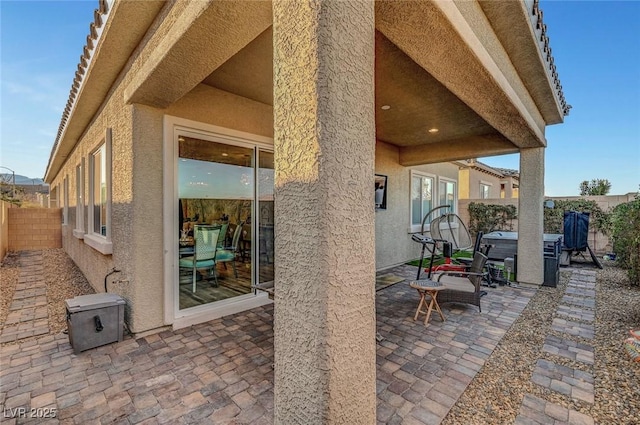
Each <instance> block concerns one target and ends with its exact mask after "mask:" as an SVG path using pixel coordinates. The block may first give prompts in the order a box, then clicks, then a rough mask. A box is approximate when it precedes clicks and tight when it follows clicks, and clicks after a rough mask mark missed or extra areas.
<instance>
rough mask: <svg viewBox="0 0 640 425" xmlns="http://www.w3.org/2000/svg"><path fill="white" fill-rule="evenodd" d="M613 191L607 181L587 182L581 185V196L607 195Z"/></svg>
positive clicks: (594, 180)
mask: <svg viewBox="0 0 640 425" xmlns="http://www.w3.org/2000/svg"><path fill="white" fill-rule="evenodd" d="M610 190H611V183H610V182H609V180H607V179H593V180H591V181H590V182H589V181H587V180H585V181H583V182H582V183H580V196H595V195H606V194H608V193H609V191H610Z"/></svg>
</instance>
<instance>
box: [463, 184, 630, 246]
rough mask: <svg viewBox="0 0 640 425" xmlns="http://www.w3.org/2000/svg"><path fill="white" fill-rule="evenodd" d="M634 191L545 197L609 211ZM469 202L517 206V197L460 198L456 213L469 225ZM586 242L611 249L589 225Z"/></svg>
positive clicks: (602, 236) (515, 223)
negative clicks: (580, 201) (583, 202)
mask: <svg viewBox="0 0 640 425" xmlns="http://www.w3.org/2000/svg"><path fill="white" fill-rule="evenodd" d="M635 195H636V194H635V193H628V194H626V195H605V196H584V197H581V196H545V199H552V200H554V201H558V200H564V201H568V200H577V199H587V200H590V201H595V202H596V203H597V204H598V206H599V207H600V208H602V210H603V211H605V212H606V211H610V210H611V209H612V208H613V207H615V206H616V205H619V204H623V203H626V202H631V201H633V199H634V198H635ZM471 202H478V203H483V204H488V205H489V204H493V205H513V206H515V207H516V208H518V199H517V198H512V199H460V200H459V201H458V215H459V216H460V219H461V220H462V221H463V222H464V224H466V225H467V227H468V226H469V221H470V217H469V204H470V203H471ZM512 224H513V231H514V232H517V231H518V220H517V219H516V220H513V223H512ZM587 242H588V243H589V246H590V247H591V249H593V250H594V251H597V252H598V253H604V252H607V251H611V249H612V247H611V241H610V240H609V237H608V236H607V235H603V234H602V233H600V232H594V230H593V228H592V227H591V226H589V236H588V238H587Z"/></svg>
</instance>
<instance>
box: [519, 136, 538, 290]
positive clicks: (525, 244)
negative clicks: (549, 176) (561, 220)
mask: <svg viewBox="0 0 640 425" xmlns="http://www.w3.org/2000/svg"><path fill="white" fill-rule="evenodd" d="M543 200H544V148H532V149H523V150H522V151H521V152H520V197H519V198H518V220H519V223H518V252H526V253H527V255H526V256H525V255H519V256H518V281H519V282H521V283H530V284H534V285H542V281H543V273H544V262H543V261H544V259H543V253H544V249H543V240H542V239H543V237H542V235H543V233H544V225H543V221H544V211H543V209H544V206H543Z"/></svg>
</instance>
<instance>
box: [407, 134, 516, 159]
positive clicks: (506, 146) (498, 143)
mask: <svg viewBox="0 0 640 425" xmlns="http://www.w3.org/2000/svg"><path fill="white" fill-rule="evenodd" d="M518 152H519V149H518V147H517V146H515V145H514V144H513V143H511V142H510V141H509V140H508V139H506V138H505V137H504V136H502V135H500V134H489V135H484V136H473V137H466V138H462V139H457V140H446V141H443V142H439V143H430V144H427V145H420V146H406V147H401V148H400V152H399V162H400V165H402V166H404V167H408V166H413V165H422V164H435V163H438V162H453V161H459V160H464V159H466V158H478V157H480V156H493V155H505V154H511V153H518Z"/></svg>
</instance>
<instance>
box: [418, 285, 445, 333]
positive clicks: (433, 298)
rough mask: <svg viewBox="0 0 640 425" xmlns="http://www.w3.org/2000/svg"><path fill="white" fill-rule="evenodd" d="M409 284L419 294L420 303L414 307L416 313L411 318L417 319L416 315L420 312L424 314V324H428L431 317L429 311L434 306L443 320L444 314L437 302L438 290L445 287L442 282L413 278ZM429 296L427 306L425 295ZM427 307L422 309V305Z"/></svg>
mask: <svg viewBox="0 0 640 425" xmlns="http://www.w3.org/2000/svg"><path fill="white" fill-rule="evenodd" d="M409 286H410V287H412V288H413V289H415V290H417V291H418V294H420V303H419V304H418V308H417V309H416V314H415V316H414V317H413V320H418V316H419V315H420V314H421V313H422V314H426V317H425V318H424V325H425V326H429V318H430V317H431V311H432V310H433V308H434V307H435V309H436V311H437V312H438V313H439V314H440V318H441V319H442V321H443V322H444V321H445V318H444V314H442V310H440V305H439V304H438V299H437V298H438V292H440V291H442V290H443V289H446V288H445V286H444V285H443V284H441V283H440V282H434V281H433V280H431V279H420V280H414V281H411V282H410V283H409ZM427 296H429V298H430V300H429V305H428V306H427V300H426V297H427ZM423 306H425V307H427V311H423V310H422V307H423Z"/></svg>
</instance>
